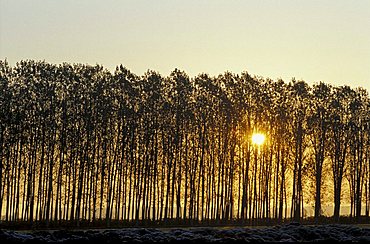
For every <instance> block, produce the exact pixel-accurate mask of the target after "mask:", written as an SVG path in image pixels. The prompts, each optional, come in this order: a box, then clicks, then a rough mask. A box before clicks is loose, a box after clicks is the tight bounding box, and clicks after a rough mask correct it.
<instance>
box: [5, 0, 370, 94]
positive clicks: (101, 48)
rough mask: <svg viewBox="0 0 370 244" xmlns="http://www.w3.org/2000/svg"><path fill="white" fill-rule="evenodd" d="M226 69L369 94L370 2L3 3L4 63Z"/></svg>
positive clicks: (116, 0)
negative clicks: (360, 89)
mask: <svg viewBox="0 0 370 244" xmlns="http://www.w3.org/2000/svg"><path fill="white" fill-rule="evenodd" d="M5 58H6V59H7V60H8V61H9V62H10V64H11V65H14V64H15V62H17V61H19V60H21V59H35V60H45V61H47V62H51V63H61V62H71V63H88V64H96V63H98V64H102V65H104V66H105V67H107V68H108V69H110V70H113V69H114V67H115V66H116V65H118V64H121V63H122V64H123V65H125V66H126V67H128V68H129V69H130V70H132V71H133V72H134V73H136V74H143V73H144V72H145V71H146V70H148V69H153V70H156V71H159V72H160V73H161V74H162V75H164V76H166V75H168V74H169V73H170V72H171V71H172V70H174V69H175V68H179V69H182V70H184V71H186V72H187V73H188V74H189V75H190V76H195V75H197V74H199V73H202V72H205V73H209V74H211V75H218V74H220V73H223V72H224V71H226V70H228V71H231V72H234V73H240V72H242V71H248V72H249V73H250V74H253V75H260V76H263V77H270V78H272V79H277V78H282V79H284V80H285V81H289V80H290V79H291V78H292V77H295V78H296V79H303V80H305V81H307V82H308V83H310V84H312V83H314V82H318V81H324V82H327V83H331V84H334V85H343V84H347V85H350V86H351V87H357V86H362V87H365V88H366V89H367V90H368V91H370V1H369V0H356V1H353V0H309V1H307V0H305V1H303V0H280V1H278V0H224V1H221V0H209V1H204V0H186V1H178V0H166V1H164V0H156V1H153V0H147V1H143V0H132V1H128V0H121V1H119V0H100V1H98V0H32V1H31V0H0V59H2V60H3V59H5Z"/></svg>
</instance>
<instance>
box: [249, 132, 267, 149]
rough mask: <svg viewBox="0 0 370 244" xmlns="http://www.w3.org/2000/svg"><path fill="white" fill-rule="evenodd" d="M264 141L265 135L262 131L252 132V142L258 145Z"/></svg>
mask: <svg viewBox="0 0 370 244" xmlns="http://www.w3.org/2000/svg"><path fill="white" fill-rule="evenodd" d="M264 142H265V135H264V134H262V133H254V134H253V135H252V143H253V144H256V145H258V146H260V145H262V144H263V143H264Z"/></svg>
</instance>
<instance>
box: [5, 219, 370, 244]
mask: <svg viewBox="0 0 370 244" xmlns="http://www.w3.org/2000/svg"><path fill="white" fill-rule="evenodd" d="M321 241H325V242H327V241H335V242H370V228H369V226H361V227H360V226H354V225H317V226H309V225H300V224H298V223H291V224H287V225H278V226H274V227H261V228H247V227H238V228H235V227H228V228H211V227H209V228H206V227H196V228H185V229H179V228H170V229H157V228H125V229H109V230H96V229H95V230H53V231H51V230H49V231H10V230H0V243H79V244H82V243H153V242H154V243H178V242H180V243H181V242H184V243H188V242H190V243H225V242H227V243H229V242H234V243H236V242H238V243H241V242H321Z"/></svg>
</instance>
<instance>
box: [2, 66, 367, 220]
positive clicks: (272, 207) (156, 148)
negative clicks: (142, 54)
mask: <svg viewBox="0 0 370 244" xmlns="http://www.w3.org/2000/svg"><path fill="white" fill-rule="evenodd" d="M369 108H370V100H369V95H368V93H367V91H366V90H364V89H362V88H356V89H355V90H354V89H352V88H350V87H348V86H340V87H333V86H331V85H329V84H326V83H322V82H320V83H317V84H314V85H312V86H309V85H308V84H307V83H305V82H304V81H296V80H294V79H293V80H292V81H290V82H289V83H286V82H284V81H282V80H278V81H272V80H270V79H264V78H261V77H251V76H250V75H249V74H248V73H246V72H244V73H242V74H240V75H235V74H232V73H229V72H226V73H224V74H222V75H219V76H217V77H211V76H209V75H207V74H200V75H198V76H196V77H194V78H189V77H188V75H187V74H186V73H184V72H182V71H179V70H177V69H176V70H174V71H173V72H172V73H171V74H170V75H169V76H168V77H163V76H161V75H160V74H159V73H157V72H155V71H148V72H146V73H145V74H144V75H143V76H137V75H135V74H133V73H131V72H130V71H129V70H128V69H127V68H124V67H123V66H122V65H121V66H118V67H117V68H116V70H115V71H114V72H113V73H111V72H109V71H108V70H106V69H104V68H103V67H102V66H100V65H96V66H89V65H81V64H74V65H71V64H68V63H63V64H60V65H54V64H49V63H46V62H39V61H32V60H29V61H20V62H19V63H17V64H16V65H15V66H14V67H10V66H9V65H8V63H7V62H6V61H0V124H1V127H0V184H1V185H0V219H1V220H5V221H17V220H25V221H35V220H46V221H50V220H79V219H86V220H89V221H95V220H98V219H106V220H108V221H110V220H112V219H114V220H139V219H144V220H155V221H157V220H158V221H160V220H167V219H179V220H184V219H193V220H201V221H202V220H208V219H213V220H230V219H242V220H243V219H249V220H253V219H260V218H276V219H284V218H294V219H296V220H299V219H301V218H302V217H304V216H305V215H306V212H305V211H306V210H305V209H306V208H305V207H307V206H314V209H315V211H314V215H315V217H317V218H318V217H319V216H320V215H322V214H323V207H322V204H323V203H325V204H327V203H333V204H334V212H333V215H334V217H335V218H336V219H338V218H339V216H340V209H341V201H343V200H345V201H346V200H348V202H349V203H350V206H351V208H350V215H351V216H357V217H359V216H360V215H363V214H366V215H367V216H369V209H370V154H369V153H370V140H369V139H370V127H369V126H370V109H369ZM254 132H261V133H264V134H265V135H266V138H267V139H266V142H265V143H264V144H263V145H261V146H258V145H254V144H253V143H252V142H251V135H252V134H253V133H254ZM364 210H365V212H364Z"/></svg>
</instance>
